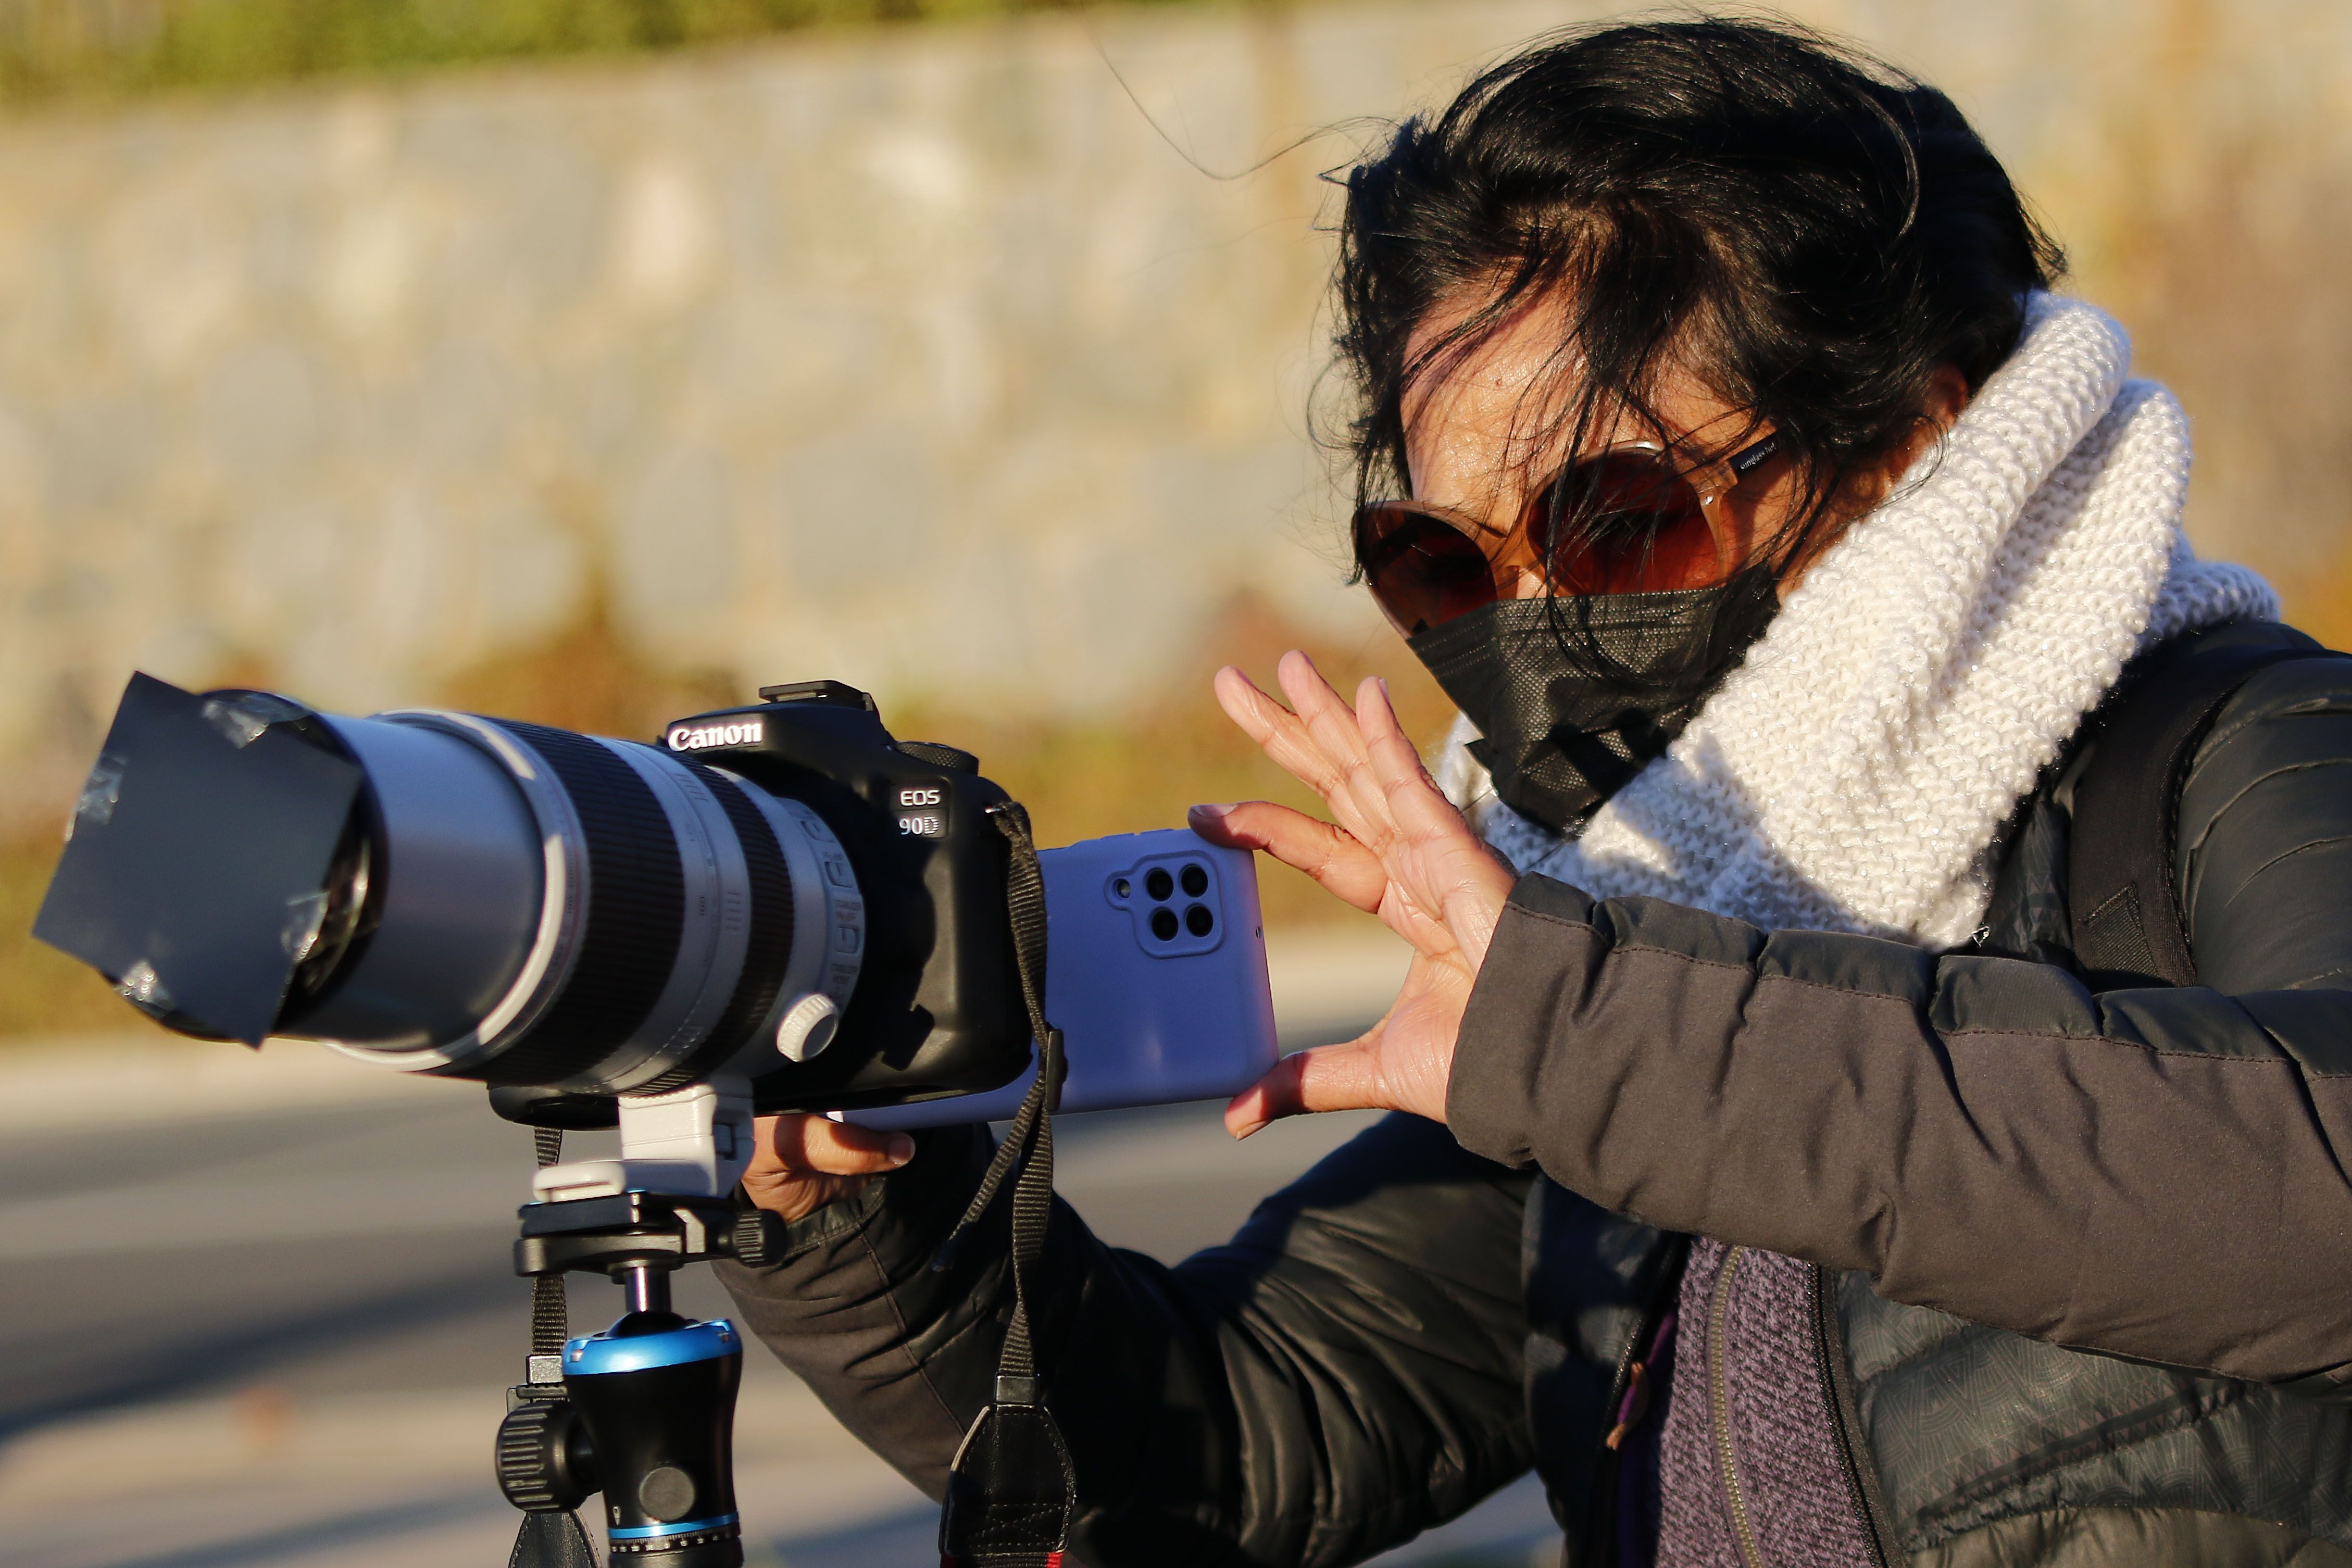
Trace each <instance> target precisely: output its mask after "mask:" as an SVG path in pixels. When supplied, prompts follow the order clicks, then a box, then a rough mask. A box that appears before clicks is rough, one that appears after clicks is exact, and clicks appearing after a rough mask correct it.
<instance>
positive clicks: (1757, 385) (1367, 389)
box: [1336, 14, 2065, 560]
mask: <svg viewBox="0 0 2352 1568" xmlns="http://www.w3.org/2000/svg"><path fill="white" fill-rule="evenodd" d="M1346 184H1347V205H1346V214H1345V217H1344V219H1343V222H1342V225H1341V229H1340V249H1339V270H1338V277H1337V286H1336V287H1337V297H1338V317H1339V320H1338V330H1337V335H1336V347H1337V349H1338V351H1339V368H1340V370H1341V371H1344V372H1345V375H1346V379H1347V381H1348V382H1349V384H1350V389H1351V391H1352V392H1353V393H1354V397H1355V402H1354V406H1353V408H1352V410H1351V411H1350V413H1349V423H1348V426H1347V434H1346V436H1345V437H1344V438H1343V439H1342V440H1341V441H1340V443H1339V444H1340V445H1341V447H1342V448H1343V450H1344V452H1345V453H1346V455H1348V456H1349V457H1350V458H1352V460H1353V465H1354V468H1355V481H1356V490H1357V496H1358V499H1359V500H1360V501H1362V500H1369V499H1373V498H1376V497H1381V496H1382V495H1402V494H1405V493H1406V488H1407V486H1408V485H1409V482H1410V476H1409V475H1408V473H1407V470H1406V463H1405V421H1404V414H1403V408H1404V403H1405V397H1406V392H1407V389H1408V388H1409V387H1411V386H1412V384H1413V383H1414V382H1416V380H1418V379H1419V378H1420V377H1422V376H1423V375H1424V374H1429V373H1436V374H1439V375H1443V374H1444V373H1445V371H1446V370H1447V368H1448V367H1449V365H1451V364H1454V363H1457V362H1458V361H1459V358H1460V357H1461V356H1463V355H1464V354H1465V353H1466V352H1468V351H1469V350H1473V349H1475V347H1476V346H1477V344H1479V343H1480V342H1481V341H1483V340H1485V339H1486V337H1487V336H1488V335H1489V334H1491V333H1492V332H1493V331H1494V330H1495V329H1496V328H1497V327H1498V326H1499V325H1501V324H1502V323H1504V322H1506V321H1507V320H1509V319H1512V318H1513V316H1514V315H1515V314H1516V313H1517V311H1518V310H1519V309H1521V308H1523V307H1525V306H1526V305H1527V304H1528V303H1529V302H1531V301H1533V300H1535V299H1537V298H1542V297H1546V296H1551V297H1554V298H1557V299H1558V300H1559V303H1560V304H1561V306H1562V307H1563V308H1564V309H1563V314H1562V320H1563V322H1564V329H1563V333H1562V338H1561V340H1560V342H1559V348H1558V350H1557V352H1556V353H1555V354H1554V356H1553V359H1552V364H1553V365H1554V367H1555V368H1556V369H1557V370H1558V371H1560V372H1561V373H1562V374H1566V373H1568V372H1570V371H1572V372H1573V379H1572V380H1570V381H1561V382H1558V383H1557V386H1556V388H1555V389H1554V390H1555V391H1557V390H1558V389H1560V388H1564V389H1566V395H1564V396H1559V395H1543V394H1542V391H1541V389H1538V395H1534V396H1531V397H1530V398H1529V399H1528V400H1527V402H1526V404H1525V405H1524V406H1525V407H1527V408H1529V409H1533V410H1535V411H1537V415H1539V416H1540V418H1541V421H1542V423H1543V426H1544V428H1543V429H1542V430H1541V431H1540V432H1539V433H1538V438H1536V439H1526V437H1527V434H1528V433H1527V432H1519V433H1517V434H1519V435H1520V436H1521V437H1522V439H1521V441H1520V442H1519V443H1517V444H1518V446H1519V448H1520V449H1521V450H1530V451H1532V450H1551V451H1575V450H1580V449H1581V448H1582V447H1583V446H1584V445H1585V444H1586V441H1587V437H1588V436H1589V435H1591V434H1593V433H1595V432H1596V431H1597V430H1598V429H1600V428H1602V427H1604V426H1605V424H1606V423H1607V422H1609V421H1611V420H1614V419H1622V418H1627V417H1630V418H1631V420H1632V421H1633V422H1634V423H1636V424H1637V425H1643V426H1646V427H1648V428H1649V429H1650V430H1652V431H1654V433H1655V434H1656V435H1657V437H1658V438H1659V439H1662V440H1666V439H1670V438H1671V437H1672V436H1673V434H1675V433H1673V432H1670V431H1667V430H1665V429H1664V427H1663V426H1662V424H1661V423H1660V421H1659V419H1658V417H1657V415H1656V413H1654V409H1653V406H1652V393H1653V390H1654V387H1655V386H1656V384H1657V381H1658V377H1659V375H1660V373H1661V372H1662V371H1664V370H1665V369H1666V368H1668V367H1670V366H1673V367H1679V368H1682V369H1685V370H1687V371H1691V372H1693V373H1695V374H1696V376H1697V377H1698V378H1699V379H1700V380H1702V381H1703V382H1706V384H1707V385H1708V386H1709V387H1710V388H1711V389H1712V390H1713V391H1715V392H1717V393H1718V394H1719V395H1720V396H1722V397H1723V398H1724V399H1725V400H1726V401H1727V402H1730V403H1731V404H1732V405H1733V406H1734V407H1737V408H1742V409H1746V410H1748V411H1749V413H1750V415H1751V416H1752V420H1753V423H1752V424H1751V425H1750V426H1749V429H1750V431H1751V432H1753V431H1755V430H1759V429H1761V428H1763V427H1765V426H1769V427H1771V428H1772V429H1774V430H1775V431H1777V432H1778V433H1779V434H1780V437H1781V441H1782V446H1781V448H1780V450H1781V452H1782V453H1784V454H1785V455H1788V456H1789V457H1790V458H1792V459H1793V460H1794V462H1795V465H1796V466H1795V467H1794V469H1793V470H1792V472H1794V473H1795V474H1796V475H1797V476H1799V479H1800V486H1801V488H1800V491H1799V497H1800V505H1799V507H1798V509H1797V512H1796V514H1795V519H1796V527H1797V528H1798V529H1799V530H1800V531H1799V533H1798V535H1797V536H1796V542H1797V547H1798V548H1797V549H1796V550H1795V552H1793V553H1792V554H1791V555H1790V556H1788V557H1785V558H1782V559H1784V560H1787V559H1802V558H1803V557H1804V555H1805V553H1806V550H1807V548H1808V547H1807V545H1806V543H1805V539H1806V538H1807V534H1808V532H1809V531H1810V530H1813V529H1816V528H1819V526H1820V525H1821V523H1822V517H1823V514H1824V512H1825V511H1826V510H1827V509H1828V508H1829V507H1830V506H1831V503H1832V500H1833V499H1834V498H1835V497H1837V496H1838V495H1839V494H1840V492H1841V491H1842V490H1843V488H1844V486H1846V485H1847V484H1848V482H1849V481H1850V480H1851V479H1852V477H1853V476H1855V475H1856V474H1857V473H1859V472H1860V471H1862V470H1863V469H1864V468H1866V467H1868V466H1870V465H1873V464H1874V463H1875V462H1878V461H1881V460H1883V459H1884V458H1885V456H1886V455H1889V454H1890V453H1892V452H1894V451H1895V449H1896V448H1897V447H1898V446H1900V445H1901V444H1902V443H1904V442H1905V441H1906V439H1908V438H1909V437H1911V435H1912V434H1914V433H1915V432H1916V429H1917V427H1918V422H1919V420H1920V419H1921V417H1922V415H1923V413H1924V412H1925V410H1926V408H1927V401H1928V398H1929V394H1930V391H1931V388H1932V387H1933V385H1934V383H1935V381H1936V379H1937V376H1938V375H1939V374H1940V373H1942V372H1941V370H1940V367H1943V366H1947V365H1948V366H1951V367H1953V368H1955V369H1957V370H1958V372H1959V373H1960V375H1961V376H1962V377H1963V378H1965V380H1966V381H1967V382H1968V384H1969V389H1970V390H1971V391H1973V390H1975V388H1976V387H1978V386H1979V384H1981V382H1983V381H1984V379H1985V378H1986V377H1987V376H1988V375H1990V373H1991V372H1992V371H1993V370H1994V369H1995V368H1996V367H1998V366H1999V365H2000V362H2001V361H2002V360H2004V359H2005V358H2006V357H2007V356H2008V355H2009V353H2010V350H2011V349H2012V348H2013V347H2015V345H2016V342H2017V339H2018V335H2019V333H2020V331H2021V328H2022V325H2023V320H2024V310H2025V298H2026V295H2027V294H2028V292H2029V291H2031V290H2033V289H2036V288H2042V287H2048V286H2049V285H2050V283H2051V282H2052V280H2053V278H2054V277H2057V276H2058V275H2059V274H2060V273H2062V272H2063V270H2064V265H2065V263H2064V257H2063V255H2062V254H2061V253H2060V251H2059V249H2058V247H2057V246H2056V245H2055V244H2053V242H2052V241H2051V239H2050V238H2049V237H2048V235H2045V234H2044V233H2043V232H2042V229H2041V227H2040V226H2039V225H2037V224H2036V223H2035V221H2034V219H2033V218H2032V216H2031V215H2030V214H2028V213H2027V211H2026V209H2025V206H2024V204H2023V203H2022V202H2021V200H2020V198H2019V196H2018V193H2017V191H2016V189H2015V187H2014V186H2012V185H2011V183H2010V179H2009V176H2008V174H2007V172H2005V171H2004V170H2003V169H2002V168H2001V166H2000V162H1999V161H1998V160H1996V159H1995V158H1994V157H1993V155H1992V153H1991V152H1990V150H1989V149H1988V148H1987V147H1986V146H1985V143H1984V141H1983V139H1982V138H1981V137H1979V135H1978V134H1977V133H1976V131H1974V130H1973V129H1972V128H1971V127H1970V126H1969V123H1968V120H1967V119H1966V118H1965V117H1964V116H1962V114H1961V113H1960V111H1959V110H1958V108H1957V107H1955V106H1954V104H1953V103H1952V100H1951V99H1948V98H1947V97H1945V96H1944V95H1943V94H1942V93H1940V92H1938V91H1937V90H1936V89H1933V88H1931V87H1928V86H1927V85H1926V84H1924V83H1922V82H1920V81H1918V80H1916V79H1915V78H1912V77H1910V76H1908V75H1906V74H1905V73H1904V72H1902V71H1900V70H1897V69H1895V68H1894V67H1892V66H1890V65H1887V64H1885V62H1883V61H1880V60H1877V59H1874V58H1872V57H1869V56H1867V55H1864V54H1863V53H1861V52H1859V51H1857V50H1855V49H1853V48H1852V47H1847V46H1845V45H1843V44H1840V43H1837V42H1834V41H1832V40H1831V39H1829V38H1827V37H1822V36H1821V35H1819V34H1816V33H1812V32H1810V31H1807V30H1804V29H1802V28H1801V27H1798V26H1794V25H1793V24H1790V23H1786V22H1781V21H1777V20H1775V21H1759V20H1754V19H1748V18H1740V17H1724V16H1704V15H1696V14H1694V15H1692V16H1686V17H1674V18H1670V19H1664V20H1656V21H1645V22H1638V23H1633V24H1630V25H1619V26H1600V27H1592V28H1581V29H1577V30H1573V31H1569V32H1563V33H1559V34H1556V35H1552V36H1550V37H1547V38H1545V39H1543V40H1541V41H1539V42H1538V43H1537V44H1535V45H1534V46H1532V47H1528V48H1527V49H1525V50H1523V51H1522V52H1520V53H1519V54H1517V55H1516V56H1514V57H1511V58H1510V59H1507V60H1506V61H1504V62H1503V63H1502V64H1500V65H1497V66H1495V67H1493V68H1490V69H1488V70H1486V71H1485V72H1483V73H1482V74H1480V75H1479V76H1478V77H1477V78H1475V79H1474V80H1473V81H1471V83H1470V84H1469V85H1468V86H1467V87H1466V88H1465V89H1464V90H1463V91H1462V93H1461V94H1460V96H1459V97H1457V98H1455V99H1454V101H1453V102H1452V103H1451V104H1450V105H1449V106H1447V107H1446V109H1445V110H1444V112H1443V113H1441V114H1439V115H1437V116H1436V117H1435V118H1434V119H1428V118H1423V117H1416V118H1413V119H1411V120H1406V121H1404V122H1403V123H1402V125H1401V126H1399V127H1398V128H1397V129H1396V131H1395V133H1394V135H1393V136H1392V137H1391V139H1390V140H1389V141H1388V143H1387V145H1386V146H1385V148H1383V149H1381V151H1380V152H1378V153H1377V155H1375V156H1373V157H1370V158H1369V159H1367V160H1366V161H1365V162H1361V163H1360V164H1359V165H1357V166H1356V167H1355V168H1353V169H1352V170H1350V171H1349V173H1348V175H1347V182H1346ZM1465 304H1467V305H1472V306H1475V308H1470V309H1468V310H1467V313H1466V314H1465V316H1464V317H1463V319H1461V320H1460V321H1459V322H1458V323H1456V324H1455V325H1454V326H1453V327H1452V328H1451V329H1449V330H1447V331H1445V332H1444V333H1442V334H1438V335H1436V336H1435V337H1434V338H1433V340H1430V341H1428V342H1426V343H1421V344H1416V343H1415V342H1414V341H1413V339H1414V336H1415V333H1416V331H1417V329H1420V328H1421V327H1422V326H1423V323H1424V322H1426V321H1429V320H1431V319H1432V318H1433V313H1434V312H1437V311H1440V310H1448V311H1450V310H1452V309H1458V308H1463V306H1464V305H1465ZM1537 415H1530V416H1529V417H1531V418H1532V417H1536V416H1537ZM1563 438H1564V439H1563ZM1555 505H1556V506H1569V507H1572V506H1573V505H1574V503H1573V501H1572V500H1571V501H1566V502H1556V503H1555ZM1554 526H1555V528H1556V529H1557V530H1558V531H1557V532H1556V533H1555V538H1573V537H1575V533H1576V530H1577V529H1578V528H1579V527H1580V519H1578V518H1576V517H1558V518H1557V519H1556V521H1555V525H1554Z"/></svg>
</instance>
